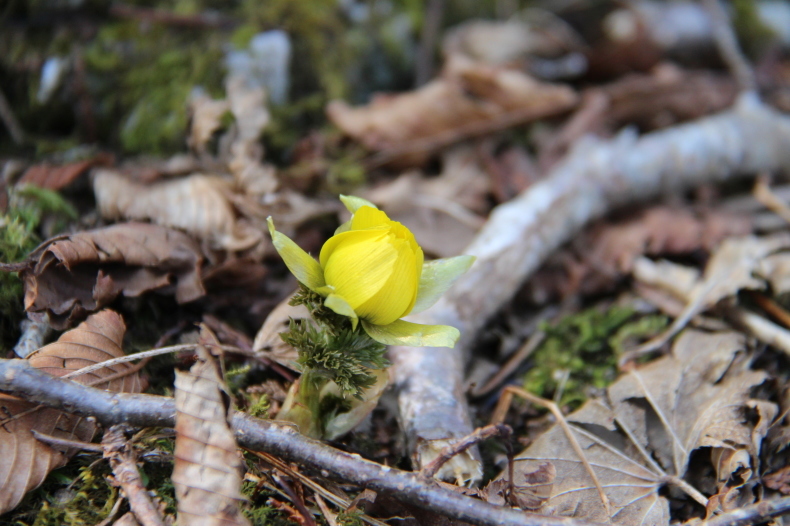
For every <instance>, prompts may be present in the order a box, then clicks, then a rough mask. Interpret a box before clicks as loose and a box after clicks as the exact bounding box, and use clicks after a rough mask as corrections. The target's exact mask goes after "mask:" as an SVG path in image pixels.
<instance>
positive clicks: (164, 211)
mask: <svg viewBox="0 0 790 526" xmlns="http://www.w3.org/2000/svg"><path fill="white" fill-rule="evenodd" d="M93 191H94V193H95V194H96V202H97V205H98V207H99V210H100V211H101V214H102V216H103V217H105V218H107V219H111V220H117V219H127V220H129V219H131V220H148V221H152V222H154V223H156V224H158V225H162V226H168V227H173V228H180V229H182V230H184V231H186V232H188V233H190V234H192V235H194V236H195V237H198V238H200V239H202V240H205V241H207V242H208V243H209V245H210V246H211V247H212V248H216V249H220V250H229V251H239V250H246V249H249V248H251V247H253V246H255V245H257V244H258V243H260V242H261V241H262V239H263V235H262V233H261V232H262V230H261V229H260V228H255V227H253V226H252V225H250V224H249V223H248V222H247V221H245V219H244V218H242V217H239V214H238V212H237V210H236V208H235V207H234V206H233V204H232V201H231V199H232V194H233V190H232V185H231V183H230V182H229V181H227V180H225V179H222V178H219V177H214V176H208V175H192V176H189V177H185V178H183V179H177V180H173V181H164V182H158V183H154V184H151V185H141V184H138V183H135V182H133V181H130V180H129V179H127V178H126V177H123V176H122V175H120V174H118V173H116V172H114V171H111V170H97V171H96V172H95V174H94V179H93Z"/></svg>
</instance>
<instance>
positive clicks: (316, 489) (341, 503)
mask: <svg viewBox="0 0 790 526" xmlns="http://www.w3.org/2000/svg"><path fill="white" fill-rule="evenodd" d="M250 453H252V454H253V455H255V456H256V457H258V458H260V459H263V460H265V461H266V462H267V463H269V464H271V465H272V466H274V467H275V468H277V469H279V470H280V471H282V472H283V473H286V474H287V475H288V476H289V477H292V478H295V479H298V480H299V482H301V483H302V485H303V486H307V487H308V488H310V489H311V490H312V491H313V493H314V494H315V496H316V497H317V496H319V495H322V496H323V498H325V499H326V500H328V501H330V502H331V503H332V504H334V505H335V506H337V507H338V508H343V509H348V508H350V507H351V504H352V501H350V500H348V499H347V498H345V497H341V496H339V495H335V494H334V493H332V492H331V491H329V490H327V489H326V488H324V487H322V486H321V485H320V484H318V483H317V482H315V481H314V480H312V479H311V478H310V477H307V476H305V475H303V474H301V473H299V472H298V471H295V470H293V469H291V467H290V466H289V465H288V464H287V463H285V462H283V461H282V460H280V459H279V458H277V457H274V456H272V455H270V454H268V453H264V452H262V451H250ZM359 518H360V519H362V521H364V522H367V523H368V524H371V525H373V526H387V523H386V522H382V521H380V520H378V519H374V518H373V517H371V516H370V515H367V514H364V513H363V514H362V515H360V517H359Z"/></svg>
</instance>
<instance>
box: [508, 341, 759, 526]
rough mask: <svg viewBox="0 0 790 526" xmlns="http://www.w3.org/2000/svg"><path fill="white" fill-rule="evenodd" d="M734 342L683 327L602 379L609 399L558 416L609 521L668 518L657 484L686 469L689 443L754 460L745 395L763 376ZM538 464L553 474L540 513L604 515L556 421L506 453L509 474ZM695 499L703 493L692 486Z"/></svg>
mask: <svg viewBox="0 0 790 526" xmlns="http://www.w3.org/2000/svg"><path fill="white" fill-rule="evenodd" d="M743 349H744V338H743V336H741V335H740V334H737V333H732V332H724V333H714V334H708V333H702V332H696V331H686V332H685V333H684V334H683V335H682V336H681V337H680V338H679V339H678V340H677V342H676V343H675V346H674V347H673V353H672V355H670V356H666V357H664V358H661V359H659V360H656V361H654V362H652V363H650V364H647V365H645V366H644V367H641V368H639V369H635V370H633V371H631V372H630V373H628V374H626V375H624V376H622V377H621V378H620V379H619V380H617V381H616V382H615V383H614V384H612V385H611V386H610V387H609V388H608V390H607V393H608V400H609V402H610V403H611V405H609V404H608V403H607V402H604V401H602V400H591V401H589V402H588V403H587V404H585V405H584V406H583V407H582V408H581V409H579V410H578V411H576V412H574V413H572V414H571V415H569V416H568V417H567V419H568V421H569V423H570V425H571V429H572V433H573V435H574V436H575V438H576V440H577V441H578V442H579V445H580V446H581V448H582V450H583V451H584V453H585V455H586V456H587V459H588V461H589V462H590V464H592V466H593V470H594V471H595V473H596V475H597V477H598V479H599V480H600V482H601V485H602V486H603V489H604V491H605V493H606V495H607V497H608V498H609V500H610V503H611V505H612V509H613V517H612V520H613V522H614V523H616V524H628V525H631V524H640V525H642V526H648V525H656V526H657V525H666V524H668V523H669V507H668V503H667V501H666V499H664V497H661V496H659V494H658V490H659V488H660V487H661V486H663V485H664V484H666V483H667V482H671V479H672V477H673V476H674V477H675V480H676V481H677V480H678V478H680V477H683V476H684V475H685V474H686V468H687V465H688V461H689V456H690V455H691V453H692V452H693V451H695V450H697V449H699V448H702V447H706V448H722V449H727V450H730V451H733V452H738V451H745V452H747V458H748V460H749V462H750V466H751V467H752V468H753V467H754V466H756V461H757V459H756V457H754V456H753V452H754V451H756V447H755V443H756V444H757V446H759V441H761V440H762V435H764V433H765V432H766V431H767V429H766V427H767V426H761V425H759V424H758V425H755V424H753V423H751V421H750V419H749V417H748V411H749V409H750V407H751V406H753V405H754V402H755V401H753V400H750V398H749V397H750V391H751V389H752V388H753V387H754V386H756V385H759V384H760V383H762V382H763V381H764V380H765V379H766V374H765V373H763V372H759V371H752V370H750V368H749V360H748V359H747V358H746V357H745V355H744V353H743ZM760 403H768V402H764V401H760ZM740 461H741V462H742V461H743V457H742V456H741V457H740ZM545 462H551V463H553V464H554V466H555V467H556V470H557V477H556V480H555V481H554V486H553V488H552V494H551V498H550V499H549V500H548V502H547V503H546V504H545V505H544V506H543V507H542V508H541V509H540V510H539V512H540V513H548V514H552V515H564V516H570V517H575V518H583V519H587V520H592V521H601V522H605V521H607V519H608V517H606V514H605V509H604V506H603V504H602V502H601V499H600V497H599V495H598V492H597V490H596V488H595V485H594V484H593V482H592V480H591V478H590V476H589V474H588V473H587V472H586V470H585V469H584V466H583V465H582V462H581V460H580V459H579V457H578V456H577V455H576V453H575V452H574V450H573V448H572V447H571V445H570V443H569V442H568V440H567V437H566V436H565V434H564V433H563V430H562V428H561V426H559V425H555V426H553V427H552V428H551V429H550V430H549V431H548V432H546V433H545V434H543V435H542V436H540V437H539V438H538V439H537V440H536V441H535V442H534V443H533V444H532V445H530V447H528V448H527V449H526V450H525V451H523V452H522V453H521V454H519V455H518V456H517V457H516V463H515V466H514V470H515V473H516V480H517V481H518V477H520V476H523V474H524V473H529V472H534V471H535V470H536V469H537V468H538V467H539V466H540V465H541V464H542V463H545ZM733 465H735V464H733ZM504 476H505V475H504V474H503V475H501V476H500V478H502V477H504ZM675 483H676V484H678V482H675ZM687 491H688V492H689V493H693V491H694V490H693V489H688V488H687ZM697 498H698V499H702V500H703V501H704V500H705V499H704V497H702V496H701V495H699V493H698V492H697Z"/></svg>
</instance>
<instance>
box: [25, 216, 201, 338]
mask: <svg viewBox="0 0 790 526" xmlns="http://www.w3.org/2000/svg"><path fill="white" fill-rule="evenodd" d="M201 261H202V257H201V255H200V249H199V248H198V246H197V243H195V242H194V241H193V240H192V239H191V238H190V237H189V236H187V235H186V234H184V233H182V232H178V231H176V230H171V229H168V228H164V227H160V226H156V225H149V224H144V223H125V224H121V225H115V226H110V227H107V228H101V229H98V230H91V231H87V232H79V233H77V234H73V235H71V236H60V237H56V238H53V239H50V240H49V241H47V242H45V243H44V244H42V245H41V246H40V247H39V248H37V249H36V250H35V251H34V252H33V253H32V254H31V255H30V257H29V259H28V263H27V267H26V268H24V269H23V270H22V271H21V272H20V277H21V278H22V279H23V280H24V282H25V309H26V310H27V311H28V312H31V313H45V314H48V315H49V322H50V324H51V325H52V326H53V327H55V328H56V329H63V328H65V327H67V326H68V324H69V322H70V321H71V320H72V319H73V318H79V317H81V316H83V315H84V314H85V313H88V312H93V311H95V310H98V309H100V308H102V307H103V306H105V305H107V304H109V303H110V302H111V301H112V300H114V299H115V298H116V297H117V296H118V295H119V294H123V295H125V296H139V295H140V294H142V293H143V292H146V291H149V290H158V289H164V288H165V287H169V286H171V285H172V286H173V287H174V288H175V296H176V300H178V301H179V302H181V303H184V302H188V301H192V300H194V299H197V298H199V297H201V296H202V295H203V294H204V290H203V285H202V284H201V281H200V264H201Z"/></svg>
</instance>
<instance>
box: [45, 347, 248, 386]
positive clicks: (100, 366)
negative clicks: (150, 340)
mask: <svg viewBox="0 0 790 526" xmlns="http://www.w3.org/2000/svg"><path fill="white" fill-rule="evenodd" d="M196 345H197V344H194V343H182V344H180V345H171V346H170V347H161V348H159V349H151V350H150V351H143V352H138V353H134V354H128V355H126V356H121V357H120V358H114V359H112V360H107V361H104V362H99V363H97V364H94V365H89V366H87V367H83V368H82V369H77V370H76V371H72V372H70V373H69V374H66V375H63V376H61V378H63V379H68V378H73V377H75V376H80V375H83V374H88V373H92V372H93V371H98V370H99V369H104V368H105V367H112V366H113V365H117V364H119V363H126V362H133V361H135V360H140V359H143V358H151V357H153V356H160V355H162V354H171V353H174V352H180V351H191V350H192V349H194V348H195V346H196ZM218 347H219V348H220V349H222V350H223V351H238V350H239V348H238V347H234V346H233V345H219V346H218ZM106 380H107V379H105V378H102V379H101V380H100V381H99V382H98V383H104V382H105V381H106Z"/></svg>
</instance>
